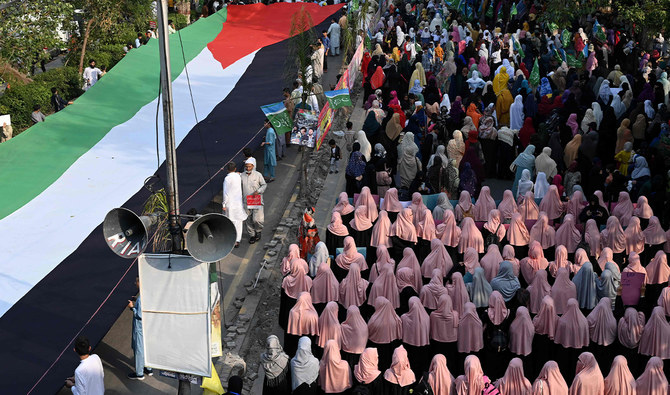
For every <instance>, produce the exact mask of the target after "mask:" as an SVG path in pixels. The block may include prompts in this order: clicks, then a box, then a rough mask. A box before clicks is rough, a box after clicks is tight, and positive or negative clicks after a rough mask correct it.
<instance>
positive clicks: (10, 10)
mask: <svg viewBox="0 0 670 395" xmlns="http://www.w3.org/2000/svg"><path fill="white" fill-rule="evenodd" d="M72 16H73V7H72V4H70V3H68V2H65V1H50V0H30V1H13V2H9V3H8V6H7V7H6V8H4V9H2V10H0V56H1V57H3V58H5V59H8V60H9V61H10V62H11V63H12V64H13V65H14V66H16V67H17V68H18V69H19V70H21V71H27V70H29V69H30V67H31V65H33V64H34V63H37V62H39V61H40V60H49V53H48V52H46V51H44V50H43V49H44V48H48V49H52V48H60V47H62V46H63V42H62V41H61V39H60V38H59V37H58V35H57V31H58V30H59V29H62V30H63V31H68V30H70V21H72Z"/></svg>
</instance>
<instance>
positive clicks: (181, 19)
mask: <svg viewBox="0 0 670 395" xmlns="http://www.w3.org/2000/svg"><path fill="white" fill-rule="evenodd" d="M168 19H172V21H173V22H174V28H175V29H177V30H179V29H183V28H185V27H186V26H188V21H187V20H186V15H182V14H177V13H174V12H170V13H169V14H168Z"/></svg>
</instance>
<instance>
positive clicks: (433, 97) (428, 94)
mask: <svg viewBox="0 0 670 395" xmlns="http://www.w3.org/2000/svg"><path fill="white" fill-rule="evenodd" d="M423 99H424V100H425V101H426V104H434V103H439V102H440V101H442V97H441V96H440V91H439V90H438V89H437V80H436V79H435V78H434V77H431V78H430V79H429V80H428V86H427V87H426V89H425V90H424V91H423Z"/></svg>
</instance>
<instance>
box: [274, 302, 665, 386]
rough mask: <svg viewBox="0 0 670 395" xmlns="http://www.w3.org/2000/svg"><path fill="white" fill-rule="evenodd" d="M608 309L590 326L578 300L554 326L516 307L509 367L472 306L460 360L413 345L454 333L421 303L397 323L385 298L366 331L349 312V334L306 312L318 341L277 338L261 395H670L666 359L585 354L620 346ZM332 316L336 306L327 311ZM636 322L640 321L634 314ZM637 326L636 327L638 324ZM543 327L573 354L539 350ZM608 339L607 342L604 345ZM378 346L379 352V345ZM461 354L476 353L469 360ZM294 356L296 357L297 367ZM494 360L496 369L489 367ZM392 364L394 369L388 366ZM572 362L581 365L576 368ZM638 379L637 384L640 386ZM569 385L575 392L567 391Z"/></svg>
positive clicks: (625, 334)
mask: <svg viewBox="0 0 670 395" xmlns="http://www.w3.org/2000/svg"><path fill="white" fill-rule="evenodd" d="M303 295H305V299H306V298H308V295H309V294H307V293H303ZM301 299H303V296H301ZM441 299H444V300H449V296H448V295H445V296H443V297H442V298H441ZM545 299H546V300H550V299H551V297H550V296H547V297H546V298H545ZM331 303H334V302H331ZM447 303H449V302H447ZM609 304H610V302H609V300H608V299H607V298H603V299H602V300H601V303H600V305H599V307H597V308H596V309H594V311H593V313H592V314H590V315H589V317H588V318H585V317H584V316H583V315H580V314H581V313H580V312H579V309H577V307H576V306H577V302H576V301H575V300H574V299H571V300H570V301H569V302H568V305H569V306H570V307H569V309H570V310H569V311H568V312H566V313H565V314H564V315H563V316H562V317H561V318H558V317H555V318H554V321H555V324H552V323H551V319H548V316H547V314H549V313H547V310H544V312H541V313H540V314H539V315H538V316H537V317H536V318H535V319H534V320H532V321H531V319H530V317H529V314H528V310H527V308H526V307H524V306H520V307H518V308H517V311H516V318H514V320H513V321H512V323H511V325H510V331H509V334H510V344H509V347H510V350H512V352H513V353H514V357H512V358H510V359H503V358H499V357H496V356H494V355H490V354H487V353H485V352H482V351H481V348H482V347H483V346H482V322H481V320H480V319H479V318H478V316H477V313H476V308H475V305H474V304H473V303H471V302H467V303H466V305H465V311H464V313H463V316H462V318H461V320H460V325H459V329H458V334H457V338H458V340H457V342H458V350H450V349H449V348H445V347H443V346H444V345H443V344H441V342H437V341H436V342H435V343H436V344H433V343H434V342H433V340H431V341H430V345H428V344H427V345H426V346H423V347H422V346H414V345H412V344H411V343H414V344H421V342H422V341H423V342H427V340H426V339H425V338H426V337H427V336H428V334H429V333H430V334H431V336H432V334H433V332H434V331H435V330H437V331H444V332H445V333H446V332H448V331H449V330H451V328H450V327H449V326H451V324H453V322H448V321H447V319H446V317H445V316H444V314H443V313H441V312H440V310H439V309H438V310H436V311H435V312H433V313H432V314H431V315H430V318H429V317H428V316H427V313H426V312H425V311H423V308H422V306H420V301H419V300H418V298H413V299H412V301H411V305H412V307H411V308H410V312H409V313H407V314H404V315H403V316H402V318H398V317H397V316H393V315H394V313H393V309H392V308H391V307H390V303H389V301H388V300H386V299H384V298H383V297H379V298H378V302H377V305H378V311H377V312H376V313H375V316H373V317H372V318H371V319H370V321H369V322H368V323H367V324H366V323H365V321H364V320H363V319H362V317H361V315H360V313H359V312H358V308H357V307H356V306H351V307H350V308H349V310H348V316H347V319H346V321H344V322H343V323H342V324H337V323H336V322H337V321H336V319H335V315H336V313H335V312H334V311H329V307H326V310H324V314H322V316H321V317H320V318H319V319H318V320H317V322H313V321H314V317H311V319H310V315H312V316H314V315H315V311H311V312H309V308H308V309H307V310H305V311H303V312H302V313H301V317H300V319H301V320H302V321H301V325H302V324H306V325H310V323H309V322H310V321H312V323H311V325H312V327H313V329H314V331H319V334H318V335H314V334H311V335H309V334H305V335H303V336H301V337H300V338H299V340H298V342H297V347H296V349H295V350H288V349H287V350H286V352H284V350H283V349H282V347H281V344H280V341H279V339H278V338H277V337H276V336H274V335H271V336H270V337H268V340H267V351H266V353H264V354H263V355H262V356H261V359H262V364H263V367H264V370H265V380H264V387H263V394H265V395H267V394H272V395H283V394H296V395H302V394H352V395H353V394H374V395H381V394H384V395H386V394H391V395H397V394H410V393H419V394H431V393H432V394H435V395H450V394H458V395H461V394H463V395H464V394H483V393H484V394H488V393H500V394H505V395H517V394H518V395H524V394H533V395H554V394H556V395H562V394H566V395H567V394H571V395H572V394H575V395H576V394H579V395H591V394H594V395H597V394H635V393H637V394H650V395H657V394H658V395H660V394H667V393H669V392H668V391H669V390H670V388H669V387H668V380H667V378H666V374H665V372H664V361H663V359H662V358H661V357H658V356H654V357H651V358H648V359H647V358H640V357H641V356H636V355H629V356H624V355H616V351H615V350H612V352H613V353H614V354H612V355H613V359H607V358H604V357H603V354H602V351H603V348H605V346H599V344H600V343H595V344H594V343H592V345H591V346H589V347H584V346H582V345H580V343H584V341H585V342H586V344H588V337H589V336H591V339H592V342H593V341H595V340H594V339H600V340H598V342H602V341H605V342H607V341H613V340H612V338H613V337H614V336H616V333H612V331H614V332H616V331H617V328H616V321H614V323H613V324H612V323H611V322H610V321H612V320H613V317H611V311H610V306H609ZM503 305H504V304H503ZM328 306H332V305H331V304H330V303H329V304H328ZM600 306H602V307H600ZM335 309H336V308H335ZM491 309H492V310H494V313H493V315H494V316H493V317H492V318H491V320H492V321H495V320H497V319H499V318H496V317H495V314H498V313H499V312H495V308H489V310H491ZM658 309H659V310H655V311H654V314H653V318H652V320H662V321H663V322H665V317H664V314H663V311H662V308H660V307H659V308H658ZM631 310H632V309H631ZM491 314H492V313H491V312H490V311H489V312H487V315H491ZM503 314H505V313H504V312H503ZM507 314H509V311H507ZM552 314H554V313H552ZM382 315H386V316H389V317H390V318H391V321H390V322H383V321H384V320H385V319H386V318H384V317H382ZM436 315H437V316H440V317H439V318H437V320H436V319H434V316H436ZM450 315H451V316H452V317H453V316H457V315H458V313H457V312H455V311H453V312H451V313H450ZM554 315H555V314H554ZM632 315H636V314H635V311H634V310H633V312H632ZM538 317H540V318H538ZM503 319H504V318H503ZM637 320H638V318H634V319H633V321H637ZM650 322H651V321H650ZM659 322H660V321H659ZM333 323H335V324H333ZM554 325H555V328H554ZM612 325H614V327H613V328H612ZM628 325H629V323H628V322H626V323H623V324H622V322H620V323H619V327H618V332H619V338H620V339H626V340H624V341H628V340H630V339H631V337H632V336H635V332H634V331H630V329H633V328H631V327H629V326H628ZM665 325H667V322H665ZM439 326H443V327H442V328H439ZM462 326H466V327H467V330H461V329H460V328H461V327H462ZM538 326H539V327H544V328H545V329H541V331H546V330H547V329H549V331H551V332H553V336H554V337H555V338H557V339H558V338H560V339H561V340H560V341H562V342H567V343H570V346H567V345H566V346H564V347H570V348H569V349H566V350H563V352H562V353H561V352H558V353H557V352H556V350H552V349H551V348H550V347H546V346H547V344H546V342H544V343H542V342H537V343H536V340H535V339H534V337H538V336H540V337H542V336H546V335H540V334H539V333H535V334H534V331H536V330H537V328H538ZM633 326H635V325H633ZM551 328H554V329H551ZM657 329H658V328H656V329H650V326H649V324H647V326H645V327H644V329H643V333H645V332H646V331H648V330H654V331H656V330H657ZM638 331H639V329H638ZM307 332H309V330H308V331H307ZM399 332H402V333H403V340H402V343H400V342H398V341H392V342H391V344H390V345H388V346H387V345H386V344H385V343H383V342H381V341H382V339H381V338H380V337H384V336H386V337H387V338H390V337H393V334H394V333H396V334H397V333H399ZM608 337H609V338H610V339H609V340H607V339H606V338H608ZM373 338H374V339H375V340H377V341H378V342H380V343H377V342H375V341H373V340H371V339H373ZM584 338H585V339H584ZM659 341H660V342H663V341H667V339H661V338H660V336H659V333H658V332H655V333H654V334H653V335H650V336H649V337H646V335H644V334H643V335H642V339H641V341H640V349H641V350H642V348H643V347H647V344H648V342H652V343H653V342H659ZM462 343H463V344H462ZM462 345H463V346H465V348H468V349H469V350H462ZM609 347H612V346H609ZM656 347H661V348H663V347H665V345H661V344H656ZM388 348H390V349H391V350H392V355H390V356H388V357H387V356H385V355H384V354H386V353H387V352H388V351H389V350H388ZM532 349H534V352H532V351H533V350H532ZM587 350H590V351H587ZM317 351H318V353H317ZM287 353H288V354H291V355H295V357H293V358H292V359H290V360H289V356H288V354H287ZM540 353H541V354H543V355H542V358H538V355H537V354H540ZM598 353H600V354H598ZM534 354H535V355H534ZM614 355H616V356H614ZM492 357H493V358H494V359H493V360H492V361H491V360H489V359H490V358H492ZM386 358H388V360H385V359H386ZM566 358H573V359H574V361H572V360H570V361H569V360H566ZM665 358H667V356H666V357H665ZM480 359H481V360H482V361H484V366H482V364H481V363H480ZM487 362H488V363H487ZM570 362H571V363H570ZM487 365H488V366H487ZM666 370H667V368H666ZM608 371H609V374H608V375H607V377H603V376H604V373H603V372H608ZM484 372H486V375H487V376H485V375H484V374H485V373H484ZM636 376H637V377H638V379H637V380H635V378H634V377H636ZM454 377H456V378H454ZM534 377H536V379H535V381H534V382H531V381H530V380H529V379H528V378H530V379H532V378H534ZM570 382H571V383H572V384H571V385H570V386H569V387H568V383H570ZM494 390H497V391H499V392H494Z"/></svg>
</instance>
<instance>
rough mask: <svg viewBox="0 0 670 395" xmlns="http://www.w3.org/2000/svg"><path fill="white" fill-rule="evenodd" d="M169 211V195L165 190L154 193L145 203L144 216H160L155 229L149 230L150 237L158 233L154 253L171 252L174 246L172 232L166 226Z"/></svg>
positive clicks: (154, 243) (154, 242)
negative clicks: (171, 247)
mask: <svg viewBox="0 0 670 395" xmlns="http://www.w3.org/2000/svg"><path fill="white" fill-rule="evenodd" d="M169 211H170V210H169V209H168V204H167V195H166V193H165V189H164V188H163V189H160V190H158V191H156V192H154V193H152V194H151V196H149V198H148V199H147V201H146V202H144V209H143V210H142V215H149V214H158V222H157V225H156V226H155V228H154V229H147V231H148V232H149V234H150V235H152V234H153V232H154V231H155V232H156V238H155V239H154V241H153V246H152V248H153V252H163V251H169V250H170V246H171V245H172V242H171V237H170V232H169V229H168V227H167V226H166V222H167V213H168V212H169Z"/></svg>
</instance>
